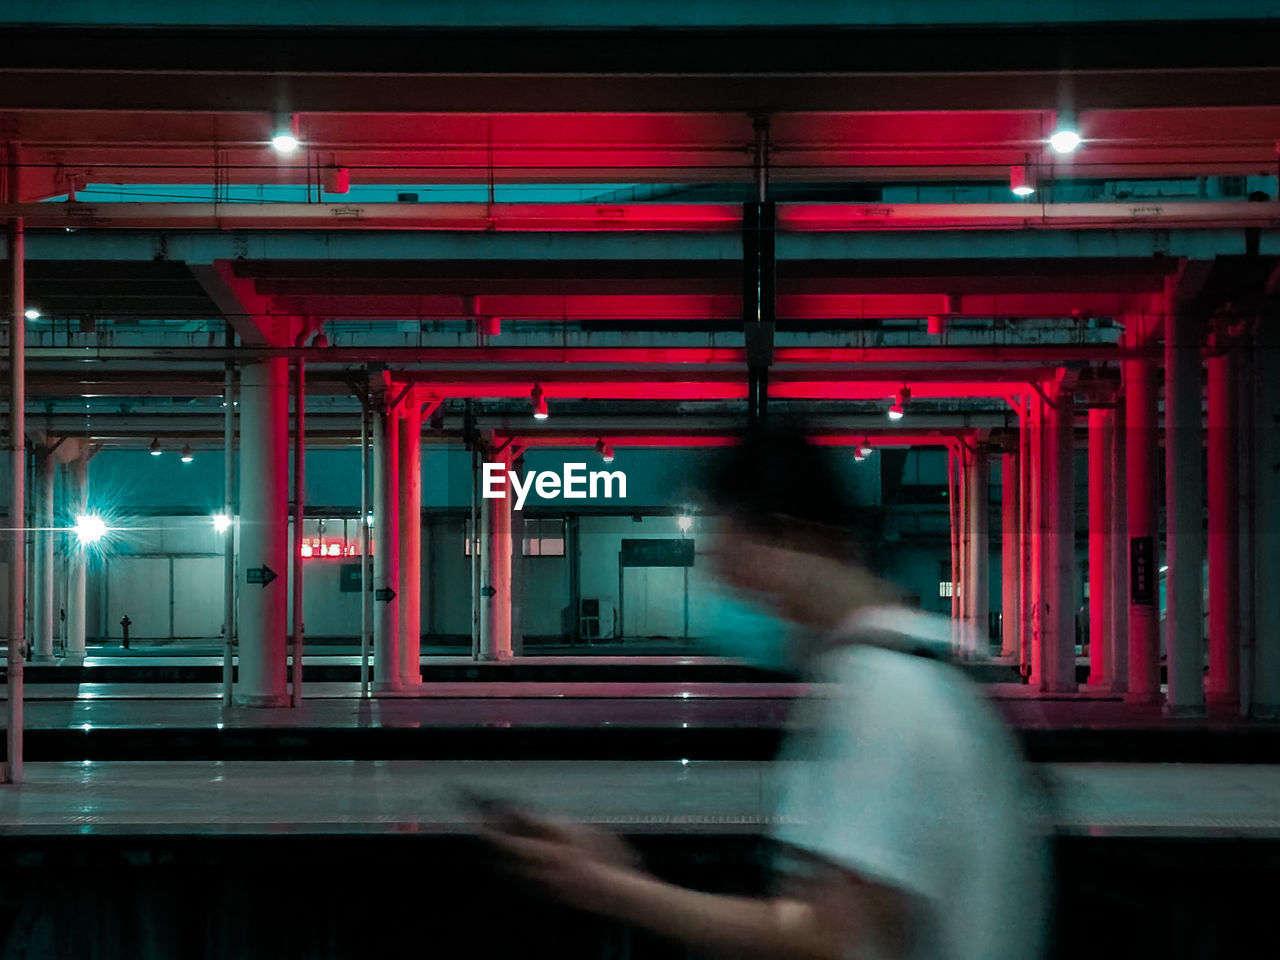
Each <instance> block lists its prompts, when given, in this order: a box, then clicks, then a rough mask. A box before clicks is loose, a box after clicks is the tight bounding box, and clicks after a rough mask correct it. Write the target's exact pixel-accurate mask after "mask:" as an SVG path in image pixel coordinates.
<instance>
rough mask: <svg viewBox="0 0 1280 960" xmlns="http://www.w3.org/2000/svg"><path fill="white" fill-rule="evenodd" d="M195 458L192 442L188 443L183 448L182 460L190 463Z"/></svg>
mask: <svg viewBox="0 0 1280 960" xmlns="http://www.w3.org/2000/svg"><path fill="white" fill-rule="evenodd" d="M194 459H195V456H194V455H193V454H192V453H191V444H189V443H188V444H186V445H185V446H183V448H182V462H183V463H190V462H191V461H192V460H194Z"/></svg>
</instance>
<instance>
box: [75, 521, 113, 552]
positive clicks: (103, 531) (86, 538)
mask: <svg viewBox="0 0 1280 960" xmlns="http://www.w3.org/2000/svg"><path fill="white" fill-rule="evenodd" d="M75 531H76V539H77V540H79V541H80V542H81V543H82V544H84V545H85V546H88V545H89V544H92V543H97V542H98V541H99V540H101V539H102V538H103V537H105V536H106V535H107V533H108V532H109V531H108V529H107V524H106V522H105V521H104V520H103V519H102V518H101V517H100V516H98V515H97V514H94V513H84V514H81V515H80V516H78V517H76V526H75Z"/></svg>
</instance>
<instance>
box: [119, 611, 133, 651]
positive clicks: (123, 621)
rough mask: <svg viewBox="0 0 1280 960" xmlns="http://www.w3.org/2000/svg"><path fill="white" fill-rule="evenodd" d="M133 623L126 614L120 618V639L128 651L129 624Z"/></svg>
mask: <svg viewBox="0 0 1280 960" xmlns="http://www.w3.org/2000/svg"><path fill="white" fill-rule="evenodd" d="M132 622H133V621H132V620H130V619H129V615H128V614H125V615H124V616H123V617H121V618H120V637H121V643H123V644H124V648H125V649H126V650H128V649H129V624H131V623H132Z"/></svg>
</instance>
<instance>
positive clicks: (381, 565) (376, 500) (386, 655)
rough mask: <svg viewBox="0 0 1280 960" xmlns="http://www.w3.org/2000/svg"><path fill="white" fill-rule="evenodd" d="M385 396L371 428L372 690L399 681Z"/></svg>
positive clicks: (394, 424) (396, 531) (393, 473)
mask: <svg viewBox="0 0 1280 960" xmlns="http://www.w3.org/2000/svg"><path fill="white" fill-rule="evenodd" d="M393 399H394V398H393V397H392V396H389V395H388V394H386V393H384V394H383V395H382V396H381V397H378V398H376V399H375V403H376V404H377V407H376V413H375V415H374V424H373V590H374V594H373V690H374V692H375V693H388V692H394V691H396V690H399V689H400V687H401V683H400V598H399V594H398V591H399V589H400V515H399V514H400V511H399V506H400V495H399V490H398V486H399V483H398V481H399V479H400V477H399V473H400V471H399V459H400V458H399V453H400V437H399V425H400V417H399V415H398V414H397V413H396V410H395V409H394V408H392V407H390V406H389V404H390V403H391V402H393Z"/></svg>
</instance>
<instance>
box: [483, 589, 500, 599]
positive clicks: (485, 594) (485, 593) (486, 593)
mask: <svg viewBox="0 0 1280 960" xmlns="http://www.w3.org/2000/svg"><path fill="white" fill-rule="evenodd" d="M497 595H498V591H497V590H495V589H493V587H481V588H480V596H482V597H496V596H497Z"/></svg>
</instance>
